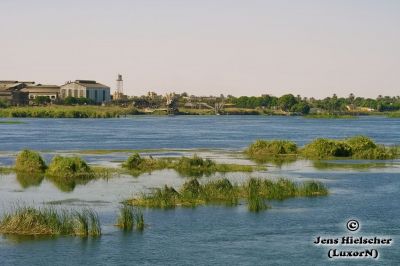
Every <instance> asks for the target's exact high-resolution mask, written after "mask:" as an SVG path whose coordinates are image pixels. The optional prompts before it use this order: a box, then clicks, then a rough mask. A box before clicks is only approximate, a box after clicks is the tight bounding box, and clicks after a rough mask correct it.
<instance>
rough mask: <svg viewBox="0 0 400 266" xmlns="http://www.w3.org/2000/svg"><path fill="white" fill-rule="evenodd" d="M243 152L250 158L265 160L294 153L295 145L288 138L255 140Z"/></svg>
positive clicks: (295, 151) (295, 150)
mask: <svg viewBox="0 0 400 266" xmlns="http://www.w3.org/2000/svg"><path fill="white" fill-rule="evenodd" d="M245 153H246V154H247V155H248V156H249V157H250V158H251V159H254V160H257V161H260V162H265V161H266V160H269V159H274V158H281V157H286V156H294V155H296V154H297V145H296V143H294V142H293V141H289V140H256V141H255V142H254V143H252V144H250V146H249V147H248V148H247V149H246V150H245Z"/></svg>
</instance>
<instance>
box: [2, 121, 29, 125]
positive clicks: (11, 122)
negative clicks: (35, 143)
mask: <svg viewBox="0 0 400 266" xmlns="http://www.w3.org/2000/svg"><path fill="white" fill-rule="evenodd" d="M0 124H9V125H12V124H26V122H23V121H15V120H14V121H4V120H2V121H0Z"/></svg>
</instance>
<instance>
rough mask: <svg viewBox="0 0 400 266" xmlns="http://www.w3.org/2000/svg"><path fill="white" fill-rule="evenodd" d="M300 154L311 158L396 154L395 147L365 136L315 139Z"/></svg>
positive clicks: (384, 156) (377, 157) (390, 156)
mask: <svg viewBox="0 0 400 266" xmlns="http://www.w3.org/2000/svg"><path fill="white" fill-rule="evenodd" d="M301 153H302V155H303V156H305V157H306V158H311V159H329V158H333V157H348V158H354V159H378V160H382V159H393V158H396V156H398V153H397V150H396V148H395V147H389V148H388V147H385V146H383V145H380V146H378V145H377V144H375V142H374V141H373V140H371V139H370V138H368V137H366V136H355V137H352V138H348V139H344V140H332V139H322V138H319V139H316V140H314V141H312V142H311V143H309V144H307V145H306V146H305V147H304V148H303V149H302V151H301Z"/></svg>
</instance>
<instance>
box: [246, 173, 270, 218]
mask: <svg viewBox="0 0 400 266" xmlns="http://www.w3.org/2000/svg"><path fill="white" fill-rule="evenodd" d="M261 184H262V180H260V179H256V178H251V179H250V180H249V181H248V183H247V185H246V187H245V189H246V190H247V203H248V209H249V211H252V212H259V211H261V210H265V209H267V207H268V206H267V204H266V203H265V201H264V198H263V197H262V195H261Z"/></svg>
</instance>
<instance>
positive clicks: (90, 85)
mask: <svg viewBox="0 0 400 266" xmlns="http://www.w3.org/2000/svg"><path fill="white" fill-rule="evenodd" d="M70 83H75V84H79V85H81V86H83V87H86V88H108V89H109V88H110V87H108V86H106V85H103V84H101V83H98V82H96V81H95V80H82V79H77V80H75V81H73V82H68V83H66V84H64V85H63V86H65V85H68V84H70Z"/></svg>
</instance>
